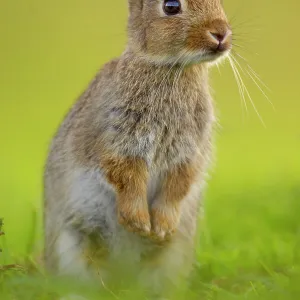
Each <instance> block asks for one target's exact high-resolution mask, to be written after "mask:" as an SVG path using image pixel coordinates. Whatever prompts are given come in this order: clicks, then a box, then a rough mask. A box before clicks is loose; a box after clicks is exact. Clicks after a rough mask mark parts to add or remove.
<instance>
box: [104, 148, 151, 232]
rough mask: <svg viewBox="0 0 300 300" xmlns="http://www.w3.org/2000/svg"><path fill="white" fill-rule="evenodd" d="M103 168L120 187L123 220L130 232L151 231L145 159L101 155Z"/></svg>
mask: <svg viewBox="0 0 300 300" xmlns="http://www.w3.org/2000/svg"><path fill="white" fill-rule="evenodd" d="M101 167H102V168H103V170H104V172H105V174H106V177H107V180H108V182H109V183H111V184H112V185H113V186H114V187H115V188H116V192H117V196H116V198H117V213H118V218H119V222H120V223H121V224H122V225H123V226H125V227H126V228H127V229H129V230H130V231H133V232H137V233H140V234H142V235H148V234H150V230H151V224H150V216H149V210H148V202H147V182H148V171H147V166H146V163H145V161H143V160H142V159H139V158H122V157H115V156H114V155H107V154H106V155H102V157H101Z"/></svg>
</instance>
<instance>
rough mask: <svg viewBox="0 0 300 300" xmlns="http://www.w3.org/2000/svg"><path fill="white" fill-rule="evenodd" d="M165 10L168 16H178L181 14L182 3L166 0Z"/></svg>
mask: <svg viewBox="0 0 300 300" xmlns="http://www.w3.org/2000/svg"><path fill="white" fill-rule="evenodd" d="M163 8H164V12H165V14H166V15H169V16H173V15H177V14H179V13H180V12H181V3H180V1H179V0H164V6H163Z"/></svg>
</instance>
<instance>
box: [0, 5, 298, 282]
mask: <svg viewBox="0 0 300 300" xmlns="http://www.w3.org/2000/svg"><path fill="white" fill-rule="evenodd" d="M224 2H225V7H226V10H227V13H228V16H229V19H231V18H232V19H233V24H232V25H233V31H234V34H235V35H236V39H237V40H236V41H235V43H236V44H238V46H236V47H235V48H234V49H235V51H237V52H238V53H239V54H240V55H242V56H243V57H245V58H246V59H247V60H248V62H249V64H250V65H251V66H252V67H253V68H254V69H255V70H256V71H257V73H258V74H259V75H260V76H261V78H262V79H263V81H264V82H265V83H266V84H267V85H268V86H269V88H270V91H268V90H266V93H267V94H268V96H269V98H270V100H271V101H272V102H273V105H274V109H273V107H272V105H271V104H270V103H269V102H268V100H267V99H265V98H264V96H263V94H262V93H261V92H260V91H259V90H258V88H257V87H256V85H255V84H254V83H253V82H252V81H251V80H250V79H249V78H248V79H247V76H246V75H247V73H245V74H244V75H243V73H242V75H243V77H244V78H245V83H246V85H247V87H248V89H249V91H250V93H251V95H252V98H253V101H254V102H255V105H256V107H257V109H258V111H259V113H260V115H261V117H262V118H263V120H264V123H265V125H266V126H265V127H264V126H263V125H262V122H261V121H260V119H259V118H258V116H257V115H256V113H255V110H254V109H253V107H252V106H251V104H250V102H249V101H248V112H246V111H245V109H243V108H242V106H241V97H240V95H239V93H238V88H237V84H236V82H235V79H234V76H233V73H232V71H231V69H230V65H229V63H228V62H225V63H224V64H223V65H221V66H220V67H219V69H220V73H219V71H218V70H217V68H214V69H213V70H212V73H211V74H212V76H211V77H212V78H211V84H212V88H213V95H214V98H215V102H216V109H217V115H218V118H219V123H220V126H219V127H218V128H217V130H216V161H215V165H214V167H213V170H212V173H211V175H212V176H211V180H210V181H209V185H208V190H207V194H206V200H205V201H206V208H207V217H206V225H205V230H204V232H203V239H202V240H203V249H202V250H201V248H200V250H199V259H200V260H202V261H205V262H206V263H207V264H208V265H210V268H213V270H214V271H212V272H213V274H214V275H212V277H213V276H215V277H220V276H221V277H222V276H226V274H228V273H230V274H231V273H235V272H238V270H241V269H243V270H248V269H249V270H257V269H258V268H260V267H261V266H262V265H266V266H268V268H270V269H272V270H277V269H282V268H288V269H291V268H297V270H299V266H300V264H299V262H300V259H299V256H300V254H299V243H300V236H299V235H300V226H299V223H300V121H299V113H300V104H299V101H300V97H299V87H300V76H299V72H300V71H299V67H300V55H299V46H300V39H299V38H298V36H297V34H298V33H297V31H298V28H299V10H300V2H299V1H296V0H286V1H284V2H283V1H271V0H264V1H261V0H252V1H238V0H225V1H224ZM126 18H127V4H126V1H125V0H115V1H111V0H110V1H103V0H97V1H96V0H84V1H83V0H72V1H70V0H64V1H61V0H51V1H41V0H39V1H38V0H27V1H24V0H23V1H21V0H14V1H4V0H0V142H1V146H0V217H4V219H5V232H6V237H5V239H3V238H2V240H1V241H0V242H1V244H2V248H3V247H4V253H2V254H1V255H0V262H1V261H3V260H5V261H6V262H8V261H14V259H15V257H20V256H24V255H27V254H28V252H31V251H32V249H31V248H32V245H31V244H32V243H31V242H32V240H33V235H34V236H37V237H38V240H39V241H40V240H41V232H42V227H41V223H40V220H41V215H42V211H41V200H42V172H43V165H44V161H45V158H46V153H47V147H48V144H49V142H50V139H51V136H52V135H53V133H54V131H55V130H56V128H57V126H58V124H59V122H60V121H61V119H62V118H63V116H64V115H65V113H66V111H67V110H68V108H69V107H70V106H71V104H72V103H73V102H74V100H75V99H76V98H77V96H78V95H79V94H80V93H81V92H82V91H83V89H84V88H85V87H86V86H87V84H88V82H89V81H90V80H91V78H92V77H93V76H94V74H95V72H96V71H97V70H98V69H99V68H100V67H101V65H102V64H103V63H105V62H106V61H108V60H110V59H111V58H113V57H115V56H118V55H119V54H120V53H121V52H122V51H123V49H124V46H125V43H126V32H125V28H126ZM240 62H241V65H242V66H243V67H245V68H247V66H246V63H245V61H243V60H242V59H240ZM36 224H38V225H37V226H36ZM33 228H35V229H34V230H35V232H33Z"/></svg>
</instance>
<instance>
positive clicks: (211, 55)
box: [190, 48, 231, 64]
mask: <svg viewBox="0 0 300 300" xmlns="http://www.w3.org/2000/svg"><path fill="white" fill-rule="evenodd" d="M230 50H231V48H229V49H224V50H222V51H221V50H218V49H217V50H208V51H199V52H198V53H193V54H191V56H190V63H193V64H199V63H203V62H211V63H217V62H219V61H220V60H221V59H225V58H226V57H227V56H228V55H229V53H230Z"/></svg>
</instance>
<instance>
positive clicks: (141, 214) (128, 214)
mask: <svg viewBox="0 0 300 300" xmlns="http://www.w3.org/2000/svg"><path fill="white" fill-rule="evenodd" d="M118 219H119V223H120V224H121V225H123V226H124V227H125V228H126V229H127V230H128V231H131V232H134V233H137V234H139V235H141V236H149V235H150V232H151V222H150V215H149V212H148V208H140V207H138V206H134V205H133V204H132V205H122V206H120V205H119V207H118Z"/></svg>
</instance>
